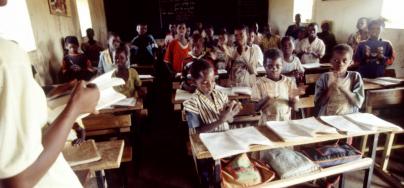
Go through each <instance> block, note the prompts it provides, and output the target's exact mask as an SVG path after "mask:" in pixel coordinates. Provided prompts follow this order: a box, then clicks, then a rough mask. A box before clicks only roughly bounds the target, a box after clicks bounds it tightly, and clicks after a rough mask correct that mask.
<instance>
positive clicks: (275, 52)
mask: <svg viewBox="0 0 404 188" xmlns="http://www.w3.org/2000/svg"><path fill="white" fill-rule="evenodd" d="M282 57H283V54H282V51H281V50H279V49H277V48H271V49H269V50H268V51H266V52H265V53H264V65H265V66H266V63H267V59H271V60H277V59H278V58H282Z"/></svg>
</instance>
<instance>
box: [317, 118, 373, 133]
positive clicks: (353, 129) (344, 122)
mask: <svg viewBox="0 0 404 188" xmlns="http://www.w3.org/2000/svg"><path fill="white" fill-rule="evenodd" d="M320 119H321V120H322V121H324V122H326V123H327V124H329V125H331V126H333V127H335V128H337V129H338V130H339V131H340V132H342V133H344V134H347V135H350V134H355V133H361V132H366V131H375V129H373V128H372V127H367V126H361V125H359V124H355V123H353V122H351V121H349V120H348V119H346V118H345V117H344V116H320Z"/></svg>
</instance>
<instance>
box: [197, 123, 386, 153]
mask: <svg viewBox="0 0 404 188" xmlns="http://www.w3.org/2000/svg"><path fill="white" fill-rule="evenodd" d="M256 128H257V129H258V130H259V131H260V132H261V133H262V134H263V135H264V136H265V137H267V138H269V139H270V140H271V141H272V142H273V145H270V146H265V145H252V146H250V150H249V152H254V151H262V150H268V149H275V148H281V147H289V146H297V145H304V144H312V143H319V142H325V141H330V140H337V139H345V138H348V137H356V136H364V135H372V134H376V133H381V132H380V131H368V132H363V133H358V134H351V135H343V134H327V135H318V136H317V137H315V138H313V139H310V140H309V139H308V140H304V141H301V140H299V141H293V142H285V141H283V140H281V138H279V136H277V135H276V134H275V133H274V132H273V131H271V130H270V129H269V128H267V127H266V126H258V127H256ZM382 132H383V131H382ZM190 141H191V147H192V150H193V151H194V155H195V156H196V158H197V159H205V158H212V156H211V154H210V153H209V151H208V149H207V148H206V146H205V145H204V144H203V143H202V141H201V139H200V138H199V134H194V135H191V136H190Z"/></svg>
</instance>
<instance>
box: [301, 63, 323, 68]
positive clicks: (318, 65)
mask: <svg viewBox="0 0 404 188" xmlns="http://www.w3.org/2000/svg"><path fill="white" fill-rule="evenodd" d="M302 66H303V68H304V69H314V68H318V67H320V66H321V65H320V63H308V64H302Z"/></svg>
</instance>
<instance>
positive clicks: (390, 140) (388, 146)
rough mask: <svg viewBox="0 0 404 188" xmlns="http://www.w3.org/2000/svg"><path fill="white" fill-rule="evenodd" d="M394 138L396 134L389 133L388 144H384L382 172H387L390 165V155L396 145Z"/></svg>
mask: <svg viewBox="0 0 404 188" xmlns="http://www.w3.org/2000/svg"><path fill="white" fill-rule="evenodd" d="M394 136H395V134H394V133H392V132H390V133H387V137H386V143H385V144H384V151H383V156H382V159H383V163H382V170H383V171H385V172H387V167H388V164H389V159H390V153H391V148H392V146H393V143H394Z"/></svg>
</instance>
